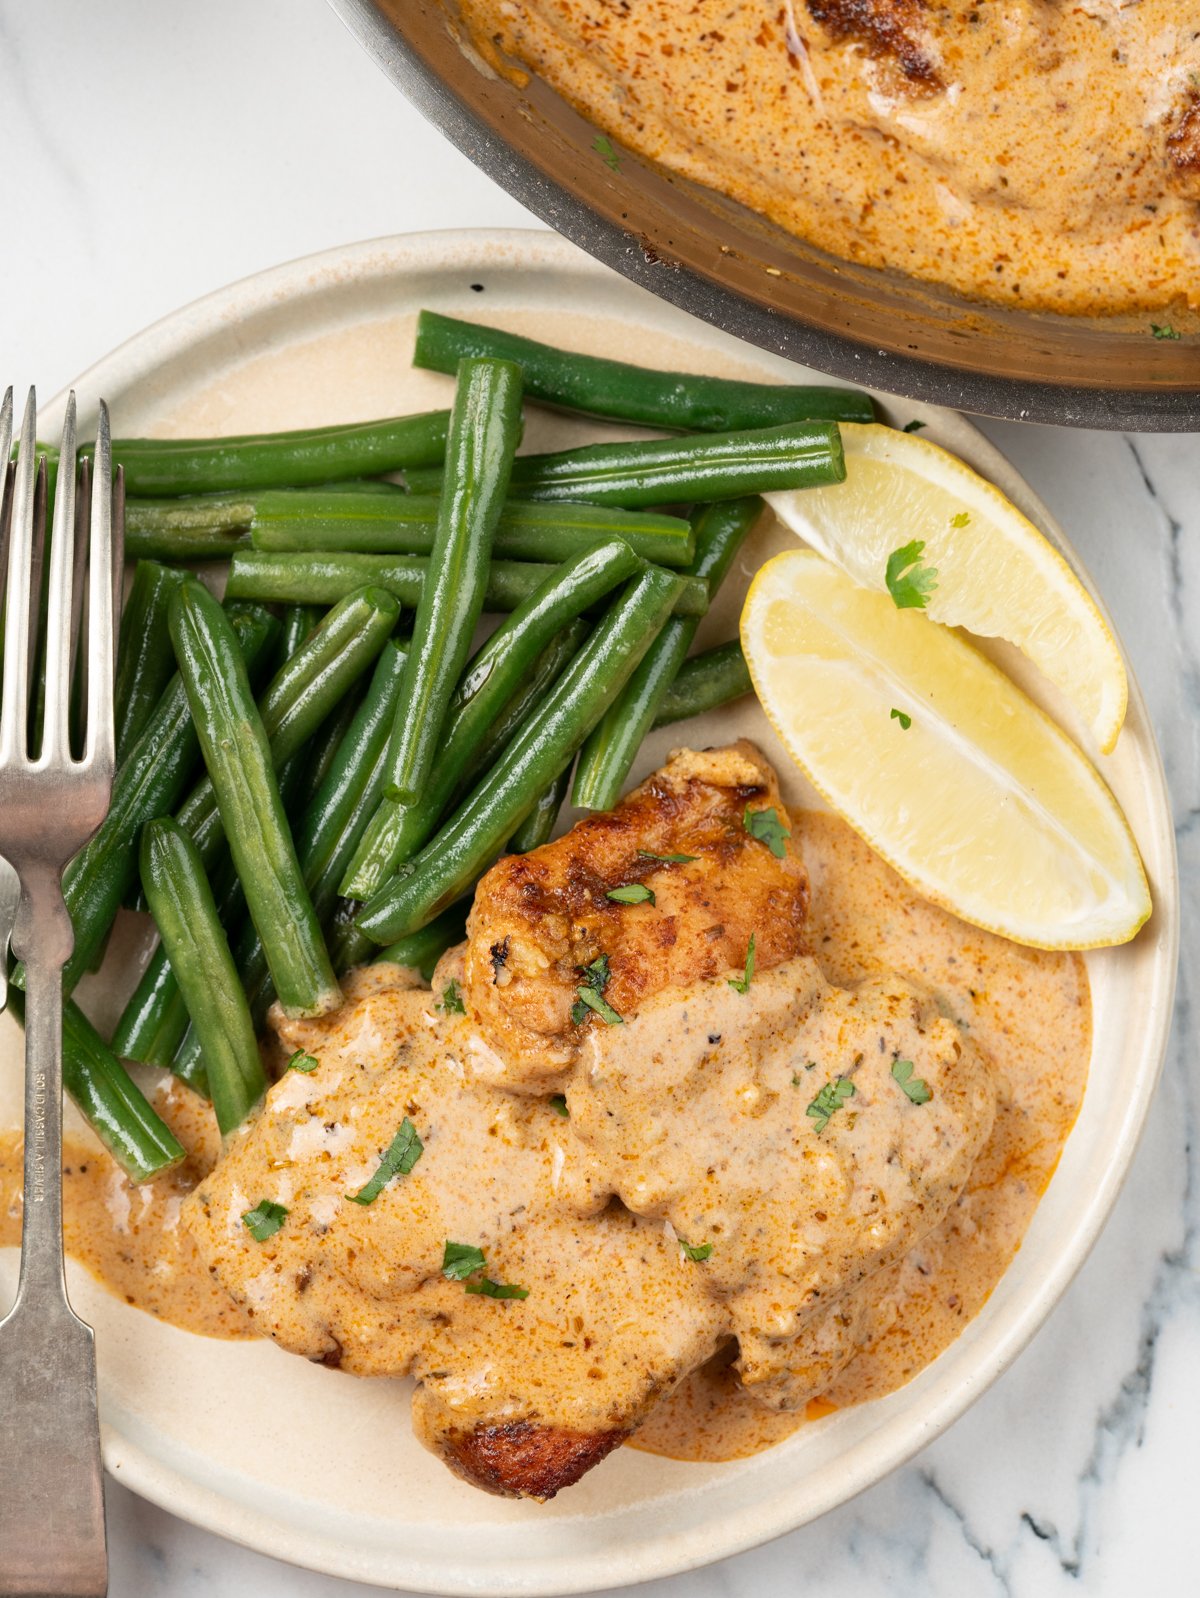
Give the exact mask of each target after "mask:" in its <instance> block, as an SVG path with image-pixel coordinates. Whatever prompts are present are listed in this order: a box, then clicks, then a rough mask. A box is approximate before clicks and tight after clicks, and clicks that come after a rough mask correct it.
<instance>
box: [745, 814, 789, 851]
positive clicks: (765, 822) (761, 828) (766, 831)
mask: <svg viewBox="0 0 1200 1598" xmlns="http://www.w3.org/2000/svg"><path fill="white" fill-rule="evenodd" d="M742 825H743V827H745V829H746V831H747V832H748V833H749V834H750V836H751V837H752V838H757V839H758V841H759V843H765V844H766V846H767V848H768V849H769V850H770V851H771V853H772V854H773V855H774V856H775V858H776V860H782V859H784V858H785V857H786V855H787V842H786V840H787V839H788V838H790V837H791V833H790V832H789V831H788V829H787V828H786V827H785V826H784V824H783V822H782V821H780V819H779V814H778V812H777V811H776V809H775V807H774V806H773V805H772V806H771V808H770V809H769V810H751V809H750V806H749V805H747V806H746V810H745V813H744V814H743V816H742Z"/></svg>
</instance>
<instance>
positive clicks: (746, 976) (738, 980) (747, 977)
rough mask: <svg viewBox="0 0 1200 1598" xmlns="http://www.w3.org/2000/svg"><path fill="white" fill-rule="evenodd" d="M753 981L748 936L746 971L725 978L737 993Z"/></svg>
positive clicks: (752, 949) (752, 959)
mask: <svg viewBox="0 0 1200 1598" xmlns="http://www.w3.org/2000/svg"><path fill="white" fill-rule="evenodd" d="M753 979H754V934H753V932H752V933H751V934H750V944H749V947H748V948H747V950H746V969H745V971H744V972H743V974H742V975H741V976H740V977H727V978H726V981H727V982H728V983H729V986H730V987H731V988H736V989H737V991H738V992H739V993H749V991H750V983H751V982H752V981H753ZM705 1258H707V1255H706V1256H705Z"/></svg>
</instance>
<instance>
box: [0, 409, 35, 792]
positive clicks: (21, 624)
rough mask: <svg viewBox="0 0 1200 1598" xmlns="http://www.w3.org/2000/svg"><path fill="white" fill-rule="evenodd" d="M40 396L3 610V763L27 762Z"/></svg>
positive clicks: (30, 427) (27, 432)
mask: <svg viewBox="0 0 1200 1598" xmlns="http://www.w3.org/2000/svg"><path fill="white" fill-rule="evenodd" d="M36 428H37V394H36V392H35V391H34V390H33V389H32V388H31V389H30V390H29V398H28V400H27V401H26V402H25V419H24V421H23V423H22V425H21V442H20V445H19V447H18V450H17V470H16V478H15V481H14V483H13V499H12V511H11V513H10V517H9V545H8V592H7V594H6V595H5V609H4V646H5V647H4V687H3V694H2V695H0V761H4V760H17V759H19V758H23V757H24V754H25V749H26V732H27V725H28V715H29V630H30V627H29V613H30V593H29V578H30V565H31V562H32V556H33V498H34V456H35V454H36V437H35V433H36Z"/></svg>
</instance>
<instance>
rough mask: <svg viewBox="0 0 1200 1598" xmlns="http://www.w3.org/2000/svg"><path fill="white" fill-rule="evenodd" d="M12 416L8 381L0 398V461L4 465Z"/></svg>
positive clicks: (10, 386)
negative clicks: (2, 396)
mask: <svg viewBox="0 0 1200 1598" xmlns="http://www.w3.org/2000/svg"><path fill="white" fill-rule="evenodd" d="M12 418H13V397H12V384H11V383H10V384H9V385H8V387H7V388H6V389H5V390H4V398H3V399H2V400H0V461H3V463H4V465H5V466H6V467H7V466H8V457H9V454H10V453H11V451H12Z"/></svg>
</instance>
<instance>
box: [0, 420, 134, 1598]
mask: <svg viewBox="0 0 1200 1598" xmlns="http://www.w3.org/2000/svg"><path fill="white" fill-rule="evenodd" d="M36 421H37V403H36V398H35V395H34V393H33V391H32V390H31V391H30V394H29V401H28V404H27V405H26V407H25V417H24V424H23V426H22V429H21V441H20V447H19V450H18V454H17V461H16V469H15V473H14V477H13V487H12V493H11V495H10V496H8V515H7V524H6V526H5V527H4V528H0V538H2V540H3V542H4V543H7V546H8V560H7V579H6V588H7V592H6V594H5V601H4V616H5V624H4V668H3V689H2V694H0V854H2V855H3V856H4V857H5V858H6V859H8V860H9V861H11V863H12V865H13V867H14V868H15V870H16V872H17V875H18V877H19V878H20V883H21V898H20V904H19V907H18V911H17V919H16V924H15V927H14V929H13V937H12V943H13V949H14V952H15V953H16V954H17V955H18V956H19V957H20V958H21V959H22V960H24V962H25V993H26V997H25V1205H24V1215H23V1221H22V1233H21V1274H20V1279H19V1282H18V1286H17V1296H16V1301H15V1303H14V1304H13V1307H12V1309H11V1311H10V1312H9V1314H8V1316H7V1317H6V1318H5V1319H4V1320H3V1321H0V1414H2V1415H3V1430H4V1446H3V1447H2V1448H0V1593H5V1594H27V1595H28V1594H39V1595H43V1598H48V1595H52V1594H53V1595H58V1598H68V1595H69V1598H103V1594H104V1593H106V1592H107V1590H108V1567H107V1556H106V1553H105V1544H104V1486H103V1475H102V1470H101V1463H100V1424H99V1419H98V1416H97V1411H96V1355H95V1344H94V1338H93V1335H92V1329H91V1327H90V1326H87V1325H85V1324H84V1322H83V1321H81V1320H80V1319H79V1318H78V1316H76V1315H75V1313H74V1312H73V1311H72V1309H71V1306H70V1304H69V1302H68V1300H67V1289H66V1279H65V1276H64V1274H63V1248H62V1178H61V1171H62V968H63V965H64V963H65V961H66V959H67V957H68V956H69V954H70V952H71V946H72V941H73V938H72V931H71V921H70V917H69V916H68V914H67V910H66V906H65V905H64V903H63V895H62V873H63V868H64V866H65V865H66V864H67V862H68V861H69V860H70V858H71V857H72V855H74V854H75V853H76V852H77V851H78V850H79V849H80V848H82V846H83V845H84V843H86V842H87V840H88V838H89V837H91V835H92V833H93V832H95V830H96V828H97V827H98V826H99V825H100V822H101V821H102V820H103V819H104V815H105V812H106V810H107V809H108V803H109V795H110V792H111V788H112V777H113V760H114V755H113V743H114V732H113V658H114V637H115V621H114V583H115V580H116V573H117V572H118V570H119V565H120V561H119V550H118V549H117V548H116V545H117V544H119V542H120V537H119V516H118V518H117V523H118V530H117V536H116V537H115V538H114V527H113V523H114V516H113V494H112V460H111V445H110V439H109V422H108V412H107V410H106V408H105V406H104V405H103V404H101V406H100V415H99V423H98V427H97V436H96V445H95V454H94V466H93V471H92V474H91V482H90V487H89V481H88V476H87V473H86V470H85V471H84V473H83V474H82V475H81V477H80V480H79V482H78V483H77V482H76V457H77V450H76V439H75V396H74V394H72V395H71V397H70V399H69V401H68V403H67V409H66V418H65V421H64V424H63V435H62V446H61V452H60V455H59V464H58V483H57V489H56V493H55V500H54V520H53V530H52V535H51V539H50V545H49V568H50V569H49V579H48V582H47V584H46V596H47V598H46V606H45V617H46V621H45V627H44V637H43V638H42V639H41V640H40V648H39V639H38V632H39V630H40V629H39V625H38V618H39V614H40V611H41V604H40V600H41V594H42V588H43V584H42V567H43V554H44V549H45V527H46V498H47V495H46V465H45V461H44V460H43V461H42V463H41V465H40V468H39V467H38V466H36V465H35V455H36V443H35V440H36ZM11 440H12V390H11V389H10V390H9V391H8V393H7V394H6V396H5V398H4V402H3V405H2V406H0V461H7V460H8V458H9V453H10V446H11ZM89 498H90V504H89ZM117 498H118V504H119V502H120V487H119V484H118V493H117ZM85 559H86V565H87V573H86V579H87V581H86V597H85V594H84V570H83V568H84V562H85ZM83 632H86V646H85V643H84V641H83V639H82V637H81V634H82V633H83ZM76 651H78V653H79V655H80V656H81V657H82V660H81V662H80V663H81V664H85V666H86V693H85V696H84V705H85V709H84V711H83V717H82V719H83V722H84V727H83V729H82V731H81V734H80V739H79V741H80V743H81V744H82V753H81V754H79V755H76V753H75V752H74V750H73V748H72V733H71V697H72V696H71V689H72V681H73V678H74V675H75V665H76V660H75V656H76ZM39 659H44V661H45V693H44V701H45V712H44V719H43V725H42V727H41V736H40V738H39V737H38V728H37V726H36V725H35V722H36V703H37V689H38V687H39V684H38V682H37V680H36V678H37V675H38V673H37V669H36V662H37V661H38V660H39Z"/></svg>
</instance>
